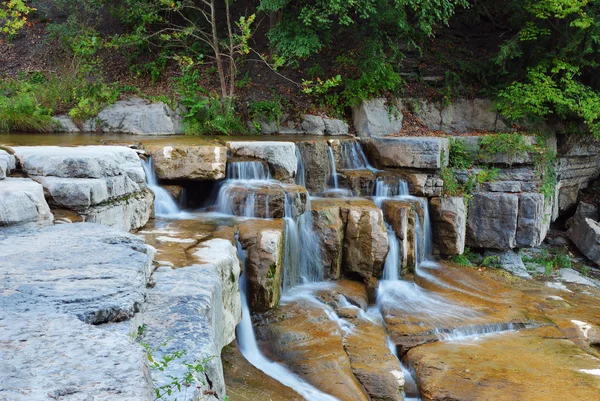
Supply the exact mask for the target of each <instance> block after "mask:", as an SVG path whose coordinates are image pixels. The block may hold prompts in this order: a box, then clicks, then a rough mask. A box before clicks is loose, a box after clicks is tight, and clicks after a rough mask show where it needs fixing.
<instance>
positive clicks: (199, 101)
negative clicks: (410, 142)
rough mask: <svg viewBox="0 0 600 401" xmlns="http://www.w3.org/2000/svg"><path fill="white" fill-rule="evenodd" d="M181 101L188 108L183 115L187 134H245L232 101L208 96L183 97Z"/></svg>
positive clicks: (244, 128) (245, 131) (245, 130)
mask: <svg viewBox="0 0 600 401" xmlns="http://www.w3.org/2000/svg"><path fill="white" fill-rule="evenodd" d="M181 103H182V104H183V105H184V106H185V107H186V108H187V109H188V112H187V113H186V114H184V116H183V122H184V125H183V129H184V132H185V133H186V134H187V135H230V134H245V133H247V129H246V127H245V126H244V123H243V122H242V121H241V120H240V118H239V117H238V116H237V115H236V114H235V109H234V105H233V102H231V101H230V100H222V99H221V98H219V97H218V96H216V95H211V96H210V97H191V98H190V97H183V98H182V99H181Z"/></svg>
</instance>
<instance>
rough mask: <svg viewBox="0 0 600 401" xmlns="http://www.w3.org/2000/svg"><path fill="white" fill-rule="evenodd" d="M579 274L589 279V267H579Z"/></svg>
mask: <svg viewBox="0 0 600 401" xmlns="http://www.w3.org/2000/svg"><path fill="white" fill-rule="evenodd" d="M581 274H583V275H584V276H585V277H589V276H590V268H589V266H585V265H584V266H581Z"/></svg>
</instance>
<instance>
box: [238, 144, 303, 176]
mask: <svg viewBox="0 0 600 401" xmlns="http://www.w3.org/2000/svg"><path fill="white" fill-rule="evenodd" d="M227 147H228V148H229V149H230V150H231V152H232V153H233V154H234V155H236V156H245V157H254V158H257V159H262V160H264V161H266V162H267V164H268V165H269V169H270V170H271V174H272V175H273V178H275V179H278V180H282V181H287V182H292V181H293V180H294V178H295V177H296V172H297V170H298V157H297V156H296V145H295V144H294V143H293V142H275V141H256V142H228V143H227Z"/></svg>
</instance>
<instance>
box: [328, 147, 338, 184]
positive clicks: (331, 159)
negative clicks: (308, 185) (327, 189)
mask: <svg viewBox="0 0 600 401" xmlns="http://www.w3.org/2000/svg"><path fill="white" fill-rule="evenodd" d="M329 164H330V166H331V178H332V180H333V189H340V185H339V183H338V176H337V169H336V167H335V156H334V155H333V150H332V149H331V147H329Z"/></svg>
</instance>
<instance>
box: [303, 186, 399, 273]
mask: <svg viewBox="0 0 600 401" xmlns="http://www.w3.org/2000/svg"><path fill="white" fill-rule="evenodd" d="M311 206H312V210H313V220H314V222H315V230H316V233H317V235H318V236H319V237H320V238H321V241H320V243H321V251H322V252H321V253H322V255H323V256H322V257H323V271H325V272H329V276H330V277H331V278H339V277H340V273H341V274H346V275H348V276H351V277H360V278H363V279H369V278H371V277H375V278H379V277H380V276H381V273H382V271H383V264H384V262H385V257H386V256H387V252H388V242H387V241H388V236H387V230H386V228H385V225H384V223H383V214H382V212H381V209H379V208H378V207H377V206H375V204H374V203H373V202H371V201H369V200H366V199H360V198H351V199H343V198H326V199H313V200H312V201H311ZM340 266H341V272H340Z"/></svg>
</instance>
